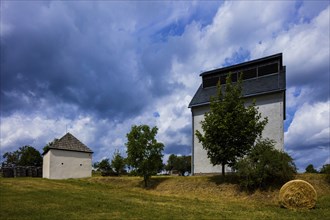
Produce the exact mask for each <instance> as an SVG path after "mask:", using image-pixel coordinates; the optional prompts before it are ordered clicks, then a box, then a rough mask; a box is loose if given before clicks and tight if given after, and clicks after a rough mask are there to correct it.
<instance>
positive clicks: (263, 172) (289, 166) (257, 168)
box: [234, 139, 296, 190]
mask: <svg viewBox="0 0 330 220" xmlns="http://www.w3.org/2000/svg"><path fill="white" fill-rule="evenodd" d="M234 168H235V169H236V171H237V174H238V176H239V179H240V180H239V181H240V186H241V188H242V189H244V190H255V189H257V188H260V189H266V188H269V187H271V186H280V185H282V184H284V183H285V182H287V181H289V180H292V179H293V178H294V176H295V174H296V166H295V164H294V162H293V159H292V158H291V157H290V156H289V155H288V154H287V153H285V152H283V151H279V150H276V149H275V148H274V141H271V140H269V139H265V140H258V141H257V143H256V144H255V146H254V147H253V148H252V150H251V152H250V153H249V154H248V155H247V156H246V157H245V158H243V159H241V160H240V161H238V163H237V164H236V165H235V167H234Z"/></svg>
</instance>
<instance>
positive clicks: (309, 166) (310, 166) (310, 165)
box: [305, 164, 317, 173]
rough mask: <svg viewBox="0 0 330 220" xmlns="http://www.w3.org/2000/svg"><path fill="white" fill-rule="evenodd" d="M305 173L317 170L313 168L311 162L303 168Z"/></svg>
mask: <svg viewBox="0 0 330 220" xmlns="http://www.w3.org/2000/svg"><path fill="white" fill-rule="evenodd" d="M305 173H317V170H315V168H314V166H313V164H309V165H308V166H307V167H306V169H305Z"/></svg>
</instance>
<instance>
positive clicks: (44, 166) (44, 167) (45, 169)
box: [42, 151, 50, 178]
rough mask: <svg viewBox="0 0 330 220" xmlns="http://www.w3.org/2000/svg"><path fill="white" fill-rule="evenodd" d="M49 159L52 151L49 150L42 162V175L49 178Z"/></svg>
mask: <svg viewBox="0 0 330 220" xmlns="http://www.w3.org/2000/svg"><path fill="white" fill-rule="evenodd" d="M49 159H50V151H48V152H47V153H46V154H45V155H44V156H43V163H42V177H43V178H49Z"/></svg>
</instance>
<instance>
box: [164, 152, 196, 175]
mask: <svg viewBox="0 0 330 220" xmlns="http://www.w3.org/2000/svg"><path fill="white" fill-rule="evenodd" d="M165 169H166V170H167V171H174V170H176V171H178V172H180V175H181V176H183V175H184V173H185V172H191V156H177V155H175V154H171V155H170V157H169V158H168V160H167V164H166V166H165Z"/></svg>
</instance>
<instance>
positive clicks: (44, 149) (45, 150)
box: [42, 138, 58, 154]
mask: <svg viewBox="0 0 330 220" xmlns="http://www.w3.org/2000/svg"><path fill="white" fill-rule="evenodd" d="M56 141H58V139H57V138H54V140H53V141H51V142H49V143H48V144H47V145H46V146H44V147H43V148H42V150H43V153H42V154H45V153H46V152H47V151H48V150H49V149H50V148H51V147H52V146H53V145H54V144H55V142H56Z"/></svg>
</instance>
